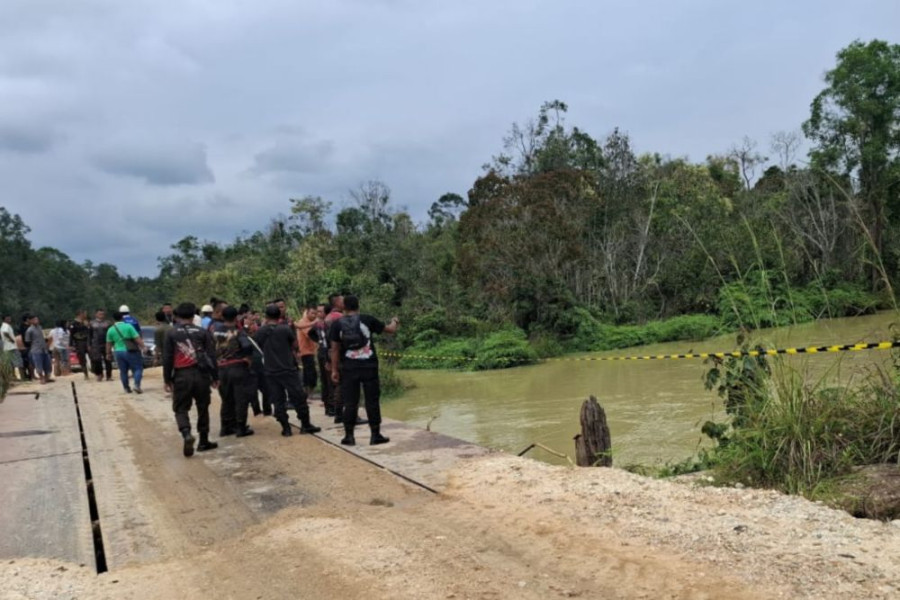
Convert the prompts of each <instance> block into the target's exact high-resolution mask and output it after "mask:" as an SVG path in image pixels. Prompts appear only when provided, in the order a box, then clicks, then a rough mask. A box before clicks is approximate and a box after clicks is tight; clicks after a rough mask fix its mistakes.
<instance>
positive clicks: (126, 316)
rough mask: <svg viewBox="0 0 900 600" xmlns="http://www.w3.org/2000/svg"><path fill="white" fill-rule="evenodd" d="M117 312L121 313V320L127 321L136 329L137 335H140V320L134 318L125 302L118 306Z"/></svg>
mask: <svg viewBox="0 0 900 600" xmlns="http://www.w3.org/2000/svg"><path fill="white" fill-rule="evenodd" d="M119 312H120V313H122V322H123V323H128V324H129V325H131V326H132V327H134V330H135V331H137V333H138V335H141V324H140V322H139V321H138V320H137V319H136V318H134V317H133V316H132V314H131V309H130V308H128V305H127V304H123V305H122V306H120V307H119Z"/></svg>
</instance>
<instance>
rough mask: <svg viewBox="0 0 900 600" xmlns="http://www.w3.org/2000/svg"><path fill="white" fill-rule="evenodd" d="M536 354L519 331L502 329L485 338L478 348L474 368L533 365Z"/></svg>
mask: <svg viewBox="0 0 900 600" xmlns="http://www.w3.org/2000/svg"><path fill="white" fill-rule="evenodd" d="M535 360H537V352H535V350H534V348H532V347H531V346H530V345H529V343H528V339H527V338H526V337H525V332H524V331H522V330H521V329H503V330H500V331H496V332H494V333H492V334H490V335H489V336H487V337H486V338H485V339H484V341H483V342H482V343H481V344H480V345H479V346H478V350H477V353H476V360H475V363H474V365H473V366H474V368H475V369H478V370H482V369H503V368H506V367H516V366H519V365H524V364H529V363H533V362H534V361H535Z"/></svg>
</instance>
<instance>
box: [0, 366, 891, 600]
mask: <svg viewBox="0 0 900 600" xmlns="http://www.w3.org/2000/svg"><path fill="white" fill-rule="evenodd" d="M70 381H75V382H76V384H77V390H78V396H79V408H80V410H81V412H82V417H83V418H82V422H83V425H84V429H85V439H86V442H87V445H88V451H89V457H90V464H91V467H92V472H93V487H94V490H95V496H96V499H97V505H98V510H99V516H100V524H101V527H102V538H103V541H104V548H105V553H106V560H107V563H108V566H109V571H108V572H106V573H104V574H102V575H97V574H96V570H95V568H94V564H93V563H92V562H91V561H90V560H80V559H78V558H74V557H73V556H69V557H68V558H67V557H66V556H65V553H66V552H68V550H66V549H65V548H63V547H62V546H56V547H55V548H48V547H47V546H46V545H39V544H31V545H29V544H28V543H26V542H25V541H21V540H26V541H27V540H28V539H30V538H38V537H40V533H41V531H43V530H44V529H45V527H44V524H45V523H46V521H45V519H44V518H43V517H38V518H35V516H34V515H33V514H32V512H30V509H27V508H23V506H24V505H27V504H28V494H25V493H24V492H22V491H21V489H30V490H31V491H30V493H31V494H32V496H34V497H38V496H40V495H41V494H46V491H45V490H42V489H35V488H36V486H43V485H44V484H43V483H41V480H40V477H37V476H33V475H25V476H23V475H22V472H21V471H20V468H21V465H22V464H23V463H33V464H36V465H37V464H40V463H41V462H42V461H47V460H56V459H55V458H52V457H51V456H50V455H52V454H54V452H51V450H53V448H52V447H51V446H52V444H50V442H49V441H48V442H46V445H47V448H46V450H47V453H46V455H42V454H41V448H39V447H37V448H36V447H34V446H33V445H32V446H29V447H28V448H29V450H28V452H31V454H29V455H28V456H26V457H24V458H27V460H20V459H17V458H15V457H14V456H12V453H13V452H25V451H26V450H22V449H16V448H18V447H16V448H14V447H13V446H12V445H10V444H9V443H8V442H9V439H17V438H16V437H15V436H16V435H17V434H16V432H21V431H25V430H24V429H22V428H23V427H25V426H26V425H25V424H23V423H24V422H23V421H22V420H21V417H20V416H17V415H21V414H23V412H25V411H30V413H35V414H38V413H40V414H44V413H48V414H53V415H57V417H54V418H55V419H56V425H53V426H50V425H48V426H46V428H45V430H51V429H53V430H54V435H57V436H58V437H60V438H61V439H62V438H64V439H66V440H69V441H67V442H66V443H67V444H68V445H71V443H70V441H71V440H70V438H71V435H72V432H71V431H66V429H67V428H69V427H76V428H77V421H76V420H74V419H70V418H68V417H64V415H66V414H69V413H72V414H74V406H73V401H72V394H71V388H70V383H69V382H70ZM144 387H145V390H146V393H145V394H144V395H142V396H137V395H126V394H124V393H123V392H122V391H121V388H120V386H119V384H118V383H117V382H109V383H107V382H103V383H96V382H93V381H90V382H83V381H82V380H81V379H80V377H73V378H60V379H59V380H58V381H57V382H56V383H54V384H51V385H49V386H44V387H43V388H42V392H43V395H42V398H41V400H39V401H34V400H29V399H27V398H26V397H19V396H16V397H10V398H8V399H7V400H6V402H5V403H3V404H0V431H7V432H8V433H9V437H0V449H2V452H0V477H3V478H4V481H14V480H15V481H21V480H22V477H33V480H34V482H35V483H34V484H33V485H30V486H25V487H24V488H22V486H21V485H19V484H17V485H18V486H19V491H9V490H7V491H5V492H0V499H2V500H4V501H6V502H7V503H8V505H7V506H4V507H3V508H2V513H0V514H2V519H3V523H2V524H3V528H2V531H4V532H7V531H14V532H17V535H18V537H17V538H16V539H17V540H20V541H19V542H16V543H15V544H13V543H11V542H10V543H6V544H3V543H2V542H0V598H4V599H7V598H9V599H13V598H15V599H19V598H37V599H43V598H48V599H49V598H110V599H112V598H115V599H130V598H133V599H145V598H146V599H151V598H159V599H166V600H169V599H171V598H195V597H197V598H200V597H208V598H217V599H226V598H235V599H238V598H239V599H244V598H251V599H256V598H265V599H270V598H271V599H277V598H310V599H313V598H315V599H327V598H367V599H369V598H416V599H420V598H458V599H464V598H471V599H495V598H524V599H531V598H534V599H538V598H541V599H543V598H613V599H615V598H685V599H707V598H737V599H744V598H747V599H749V598H863V597H865V598H891V597H900V566H898V565H897V563H896V560H895V557H896V556H897V555H898V552H900V527H897V526H895V525H893V524H891V523H887V524H884V523H876V522H868V521H858V520H855V519H853V518H851V517H850V516H848V515H846V514H843V513H839V512H837V511H833V510H830V509H827V508H825V507H822V506H819V505H816V504H813V503H810V502H807V501H805V500H802V499H797V498H790V497H785V496H782V495H780V494H776V493H772V492H765V491H753V490H734V489H714V488H705V487H697V486H696V485H694V484H687V483H679V482H671V481H658V480H652V479H647V478H643V477H639V476H636V475H633V474H630V473H626V472H623V471H620V470H616V469H585V470H573V469H568V468H563V467H554V466H549V465H545V464H542V463H537V462H534V461H531V460H528V459H519V458H515V457H510V456H506V455H501V454H491V455H488V456H485V457H478V458H472V459H470V460H466V461H464V462H462V463H460V464H458V465H456V467H455V468H454V469H453V471H452V472H450V474H449V480H448V481H449V483H448V485H447V486H446V487H445V489H443V490H442V491H441V493H440V494H433V493H431V492H428V491H426V490H423V489H422V488H419V487H416V486H415V485H412V484H410V483H407V482H405V481H403V480H402V479H400V478H398V477H396V476H394V475H392V474H390V473H388V472H386V471H384V470H382V469H379V468H377V467H375V466H373V465H371V464H369V463H366V462H364V461H362V460H360V459H358V458H355V457H353V456H351V455H349V454H347V453H345V452H343V451H341V450H340V449H337V448H335V447H333V446H330V445H328V444H325V443H324V442H322V441H321V440H319V439H316V438H314V437H311V436H300V435H295V436H294V437H292V438H287V439H285V438H282V437H281V436H280V435H279V428H278V426H277V424H276V423H275V422H274V421H273V420H272V419H271V418H265V417H258V418H252V425H253V427H254V428H255V429H256V432H257V433H256V435H254V436H252V437H249V438H244V439H235V438H233V437H229V438H225V439H224V440H220V447H219V449H218V450H215V451H213V452H209V453H204V454H197V455H195V456H194V457H193V458H191V459H185V458H183V457H182V456H181V447H180V443H179V442H180V439H179V435H178V432H177V430H176V428H175V425H174V421H173V418H172V414H171V408H170V403H169V400H168V399H167V397H166V396H165V395H164V393H163V392H162V389H161V388H162V383H161V381H160V379H159V374H158V371H157V372H153V371H150V372H149V373H148V377H147V379H146V382H145V385H144ZM27 402H30V403H32V404H30V405H26V404H25V403H27ZM38 403H43V404H39V406H40V407H41V408H39V409H38V408H35V405H38ZM35 411H37V412H35ZM42 411H43V412H42ZM30 413H29V414H30ZM212 414H213V415H214V416H215V415H217V414H218V402H217V401H215V402H214V404H213V407H212ZM59 415H63V416H59ZM313 415H314V420H315V421H318V422H319V423H320V424H325V418H324V416H322V412H321V408H314V409H313ZM33 418H37V417H33ZM16 419H19V420H16ZM213 422H214V427H213V432H214V433H216V432H217V431H218V426H217V425H218V424H217V419H216V418H214V419H213ZM3 427H5V428H6V429H2V428H3ZM54 427H55V429H54ZM362 433H364V432H360V434H362ZM35 437H37V436H35ZM42 437H43V438H48V439H49V438H52V437H53V436H51V435H46V436H42ZM213 437H215V435H214V436H213ZM357 439H358V440H360V441H365V436H363V435H359V436H358V438H357ZM33 443H36V442H34V441H33V440H30V441H29V444H33ZM66 448H68V446H66ZM67 451H68V450H67ZM16 465H19V466H18V467H17V466H16ZM29 469H31V470H32V471H31V472H37V471H35V467H33V466H29ZM14 472H15V473H18V475H16V476H14ZM40 472H43V471H40ZM49 472H52V470H49ZM15 477H18V479H15ZM81 484H82V485H83V481H82V482H81ZM81 491H83V488H82V489H81V490H79V493H80V492H81ZM22 515H24V516H22ZM20 516H21V518H20ZM77 520H78V519H76V518H74V517H72V518H70V519H69V522H70V524H71V527H72V531H75V530H78V529H79V528H81V529H83V528H84V527H85V526H86V527H88V530H89V527H90V523H89V521H88V523H87V524H84V523H75V522H74V521H77ZM74 537H75V538H77V539H82V538H81V537H79V535H75V536H74ZM16 544H18V545H16ZM75 546H77V545H74V546H73V547H75Z"/></svg>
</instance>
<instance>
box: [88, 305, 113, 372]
mask: <svg viewBox="0 0 900 600" xmlns="http://www.w3.org/2000/svg"><path fill="white" fill-rule="evenodd" d="M110 327H112V323H111V322H109V321H108V320H107V319H106V311H105V310H103V309H102V308H98V309H97V312H95V313H94V320H93V321H91V337H90V355H91V370H92V371H93V372H94V375H96V376H97V381H103V371H104V367H105V370H106V380H107V381H112V361H111V360H110V359H109V357H107V356H106V332H107V331H108V330H109V328H110Z"/></svg>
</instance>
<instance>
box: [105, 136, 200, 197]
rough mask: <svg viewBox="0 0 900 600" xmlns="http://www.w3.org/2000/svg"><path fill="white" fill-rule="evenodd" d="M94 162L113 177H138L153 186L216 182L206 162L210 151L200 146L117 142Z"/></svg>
mask: <svg viewBox="0 0 900 600" xmlns="http://www.w3.org/2000/svg"><path fill="white" fill-rule="evenodd" d="M92 162H93V164H94V165H95V166H96V167H97V168H99V169H100V170H102V171H105V172H106V173H109V174H111V175H121V176H127V177H135V178H137V179H141V180H143V181H145V182H146V183H148V184H150V185H160V186H168V185H196V184H202V183H212V182H213V181H215V177H214V176H213V172H212V170H210V168H209V165H208V164H207V162H206V148H205V147H204V146H203V145H202V144H196V143H177V142H176V143H172V142H168V143H159V142H156V143H148V142H144V143H141V142H134V141H132V142H128V143H117V144H112V145H110V146H107V147H106V148H103V149H101V150H99V151H97V152H96V153H95V154H94V155H93V157H92Z"/></svg>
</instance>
